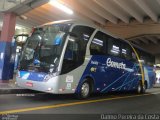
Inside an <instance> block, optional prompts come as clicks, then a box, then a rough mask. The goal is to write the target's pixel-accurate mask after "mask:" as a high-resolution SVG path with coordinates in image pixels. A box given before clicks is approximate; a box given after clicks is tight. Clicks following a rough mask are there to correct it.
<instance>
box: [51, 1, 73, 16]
mask: <svg viewBox="0 0 160 120" xmlns="http://www.w3.org/2000/svg"><path fill="white" fill-rule="evenodd" d="M49 3H50V4H51V5H53V6H54V7H56V8H58V9H60V10H62V11H63V12H65V13H67V14H70V15H72V14H73V11H72V10H71V9H70V8H68V7H67V6H65V5H64V4H62V3H60V2H59V1H58V0H50V2H49Z"/></svg>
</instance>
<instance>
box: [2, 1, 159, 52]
mask: <svg viewBox="0 0 160 120" xmlns="http://www.w3.org/2000/svg"><path fill="white" fill-rule="evenodd" d="M4 1H5V3H4ZM59 1H60V2H61V3H62V4H64V5H65V6H67V7H69V8H71V9H72V10H73V11H74V14H73V15H68V14H66V13H64V12H63V11H61V10H59V9H58V8H56V7H54V6H52V5H51V4H49V0H1V1H0V5H1V6H0V7H1V11H8V12H14V13H16V14H17V15H18V16H19V17H17V24H20V25H22V26H24V27H32V26H37V25H40V24H43V23H46V22H50V21H56V20H62V19H80V20H87V21H93V22H94V23H95V24H97V25H99V26H101V27H103V28H106V29H107V30H108V31H110V32H111V33H113V34H115V35H117V36H120V37H122V38H125V39H128V40H130V41H131V42H133V43H134V44H137V45H139V46H141V47H143V48H147V49H148V48H150V49H148V50H149V51H150V50H151V49H152V48H154V50H152V51H151V52H152V53H153V54H159V53H160V51H159V50H158V48H159V47H160V45H159V44H160V24H159V16H160V0H59ZM0 16H1V17H0V19H1V20H2V12H1V15H0ZM157 50H158V51H157Z"/></svg>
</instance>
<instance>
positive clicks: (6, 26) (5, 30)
mask: <svg viewBox="0 0 160 120" xmlns="http://www.w3.org/2000/svg"><path fill="white" fill-rule="evenodd" d="M15 25H16V15H15V14H14V13H4V16H3V27H2V32H1V38H0V82H8V81H9V79H10V78H11V76H12V75H13V65H11V63H12V62H13V59H12V51H13V44H12V38H13V36H14V33H15Z"/></svg>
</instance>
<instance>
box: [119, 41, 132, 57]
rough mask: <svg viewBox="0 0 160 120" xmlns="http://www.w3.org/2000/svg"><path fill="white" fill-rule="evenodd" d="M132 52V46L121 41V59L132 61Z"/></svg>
mask: <svg viewBox="0 0 160 120" xmlns="http://www.w3.org/2000/svg"><path fill="white" fill-rule="evenodd" d="M131 51H132V48H131V46H130V45H129V44H127V43H126V42H123V41H121V57H122V58H124V59H127V60H131V58H132V56H131Z"/></svg>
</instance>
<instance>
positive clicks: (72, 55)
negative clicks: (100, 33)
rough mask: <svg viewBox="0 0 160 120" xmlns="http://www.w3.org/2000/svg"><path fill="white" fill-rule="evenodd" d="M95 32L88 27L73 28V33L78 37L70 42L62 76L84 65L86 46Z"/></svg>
mask: <svg viewBox="0 0 160 120" xmlns="http://www.w3.org/2000/svg"><path fill="white" fill-rule="evenodd" d="M93 31H94V29H93V28H90V27H87V26H75V27H74V28H73V30H72V33H75V34H76V36H77V37H76V38H73V40H72V39H71V40H69V41H68V45H67V48H66V51H65V55H64V60H63V65H62V72H61V74H65V73H68V72H70V71H72V70H74V69H76V68H77V67H79V66H80V65H82V64H83V62H84V59H85V53H86V46H87V43H88V40H89V39H90V37H91V35H92V33H93Z"/></svg>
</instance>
